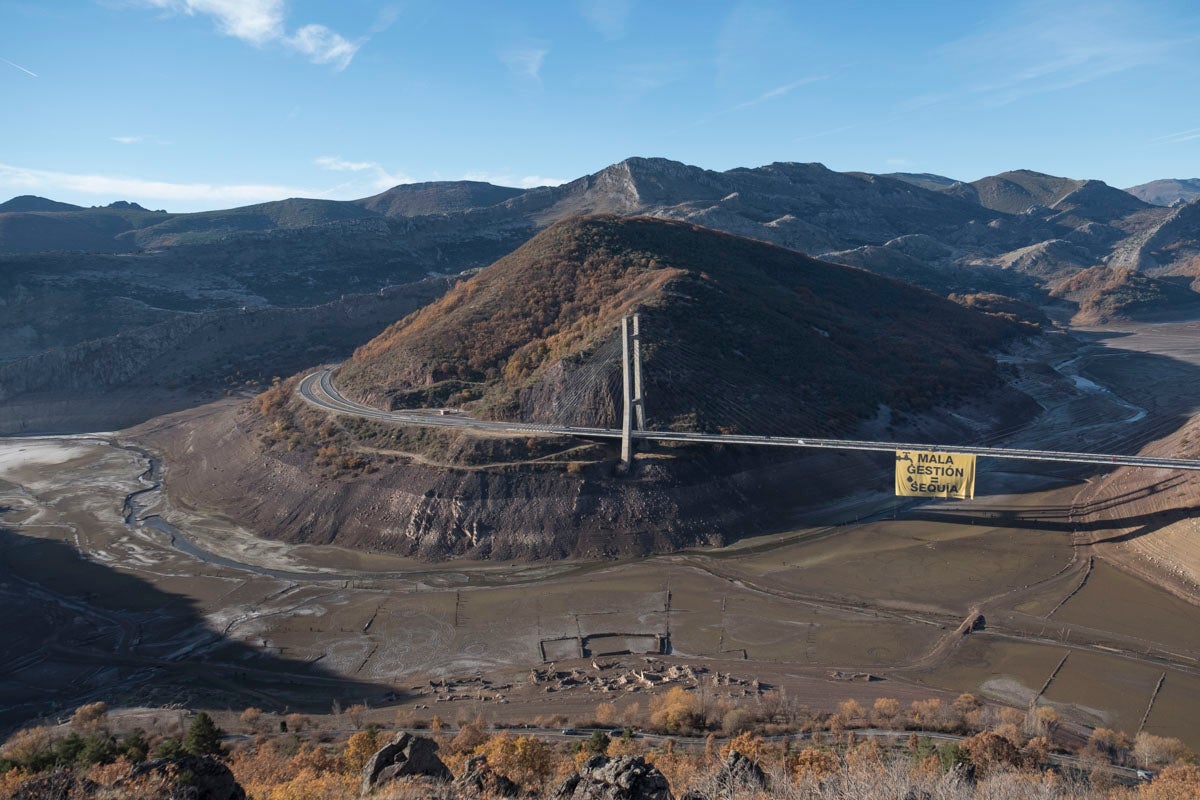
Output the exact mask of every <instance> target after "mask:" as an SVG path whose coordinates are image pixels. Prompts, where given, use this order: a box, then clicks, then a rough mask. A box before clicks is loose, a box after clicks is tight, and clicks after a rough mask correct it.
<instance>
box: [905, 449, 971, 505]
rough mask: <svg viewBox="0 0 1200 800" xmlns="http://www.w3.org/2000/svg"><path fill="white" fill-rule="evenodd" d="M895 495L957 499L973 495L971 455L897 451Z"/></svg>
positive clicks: (964, 498)
mask: <svg viewBox="0 0 1200 800" xmlns="http://www.w3.org/2000/svg"><path fill="white" fill-rule="evenodd" d="M896 495H897V496H898V497H953V498H955V499H958V500H966V499H968V498H971V497H974V496H975V456H971V455H965V454H963V453H927V452H924V451H921V450H897V451H896Z"/></svg>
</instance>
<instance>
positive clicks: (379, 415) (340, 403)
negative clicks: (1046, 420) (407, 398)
mask: <svg viewBox="0 0 1200 800" xmlns="http://www.w3.org/2000/svg"><path fill="white" fill-rule="evenodd" d="M333 369H334V368H333V367H325V368H323V369H320V370H317V371H316V372H313V373H310V374H309V375H306V376H305V377H304V378H303V379H302V380H301V381H300V383H299V385H298V386H297V391H298V392H299V394H300V397H301V398H302V399H303V400H304V401H305V402H307V403H309V404H310V405H313V406H316V407H317V408H320V409H323V410H325V411H329V412H332V413H335V414H346V415H348V416H354V417H363V418H365V419H374V420H378V421H380V422H389V423H394V424H400V425H422V426H426V427H431V428H466V429H469V430H477V431H484V432H491V433H510V434H516V435H529V434H542V435H549V436H578V437H582V438H586V439H620V438H621V431H619V430H616V429H613V428H582V427H574V426H569V425H538V424H534V423H529V422H502V421H499V420H485V419H474V418H472V417H469V416H467V415H466V414H460V413H457V412H455V413H449V414H443V413H441V412H437V411H413V410H410V411H383V410H381V409H378V408H371V407H370V406H365V405H363V404H362V403H356V402H354V401H353V400H347V399H346V398H345V397H343V396H342V395H341V393H339V392H338V390H337V387H335V386H334V385H333V377H332V373H333ZM631 436H632V438H634V439H646V440H651V441H656V442H693V443H699V444H745V445H758V446H767V447H801V448H812V449H818V450H867V451H874V452H880V453H891V452H895V451H896V450H923V451H929V452H951V453H967V454H969V455H976V456H984V457H987V458H1005V459H1012V460H1017V461H1054V462H1060V463H1071V464H1097V465H1101V466H1109V467H1146V468H1151V469H1180V470H1193V471H1200V459H1191V458H1157V457H1150V456H1137V455H1114V454H1103V453H1068V452H1061V451H1057V450H1019V449H1014V448H1005V447H976V446H973V445H936V444H921V443H912V442H872V441H861V440H857V439H810V438H807V437H804V438H798V437H790V436H750V435H742V434H717V433H690V432H686V431H633V433H632V434H631Z"/></svg>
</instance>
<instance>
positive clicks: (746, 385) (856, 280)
mask: <svg viewBox="0 0 1200 800" xmlns="http://www.w3.org/2000/svg"><path fill="white" fill-rule="evenodd" d="M634 311H637V312H639V313H640V315H641V318H642V331H643V336H644V339H645V342H644V345H643V360H644V364H645V372H646V376H647V385H648V388H647V396H648V397H649V398H652V399H651V400H650V401H648V405H647V412H648V414H649V415H650V417H651V419H652V420H653V421H654V424H655V425H659V426H666V427H673V428H684V429H687V428H702V429H709V430H712V429H716V428H717V427H725V428H732V429H738V428H739V424H738V422H737V421H735V420H733V419H732V416H734V415H730V414H726V413H722V411H721V409H723V408H724V409H728V408H734V407H738V406H743V407H744V406H747V405H753V407H754V409H755V414H756V416H759V417H761V418H763V419H770V420H772V421H773V423H776V424H777V426H778V427H779V428H781V429H789V428H790V429H803V428H805V427H807V425H808V423H810V422H811V421H812V420H814V419H820V420H822V421H823V422H824V424H826V425H827V426H829V427H831V428H833V429H840V430H845V429H847V428H849V427H850V426H852V425H853V424H855V423H856V422H859V421H861V420H863V419H865V418H868V417H871V416H873V415H874V414H875V413H876V410H877V408H878V407H879V406H880V405H881V404H883V405H888V406H890V407H894V408H897V409H901V410H907V411H921V410H926V409H929V408H931V407H933V406H935V405H942V404H946V403H949V402H954V401H956V400H959V399H961V398H963V397H964V396H965V395H967V394H968V393H978V392H981V391H985V390H986V389H988V388H990V387H994V386H995V385H996V384H997V382H998V380H999V378H998V374H997V369H996V364H995V362H994V361H993V360H992V359H991V358H990V357H989V356H988V355H987V352H988V351H989V350H990V349H992V348H995V347H997V346H999V345H1001V344H1003V343H1004V342H1005V341H1007V340H1010V339H1012V338H1014V337H1017V336H1019V335H1021V334H1023V333H1026V332H1027V331H1028V329H1026V328H1023V327H1022V326H1019V325H1017V324H1014V323H1012V322H1010V321H1009V320H1006V319H1003V318H1000V317H998V316H994V315H988V314H984V313H980V312H977V311H975V310H974V309H971V308H964V307H962V306H960V305H958V304H956V303H952V302H949V301H947V300H946V299H944V298H942V297H938V296H936V295H934V294H932V293H930V292H927V291H924V290H921V289H917V288H915V287H913V286H911V285H908V284H905V283H901V282H899V281H895V280H892V279H889V278H885V277H881V276H878V275H875V274H873V273H870V272H867V271H866V270H862V269H857V268H854V267H847V266H843V265H838V264H832V263H829V262H824V261H820V260H817V259H813V258H810V257H808V256H805V255H802V254H800V253H797V252H795V251H791V250H786V249H784V248H781V247H777V246H774V245H770V244H766V243H763V242H760V241H755V240H752V239H746V238H742V237H738V236H732V235H730V234H726V233H721V232H718V231H714V230H711V229H708V228H701V227H697V226H695V225H690V224H687V223H683V222H676V221H670V220H663V219H656V218H648V217H633V218H621V217H614V216H593V217H582V218H573V219H569V220H566V221H563V222H561V223H558V224H556V225H554V226H552V227H550V228H549V229H547V230H546V231H544V232H542V233H541V234H539V235H538V236H536V237H534V239H532V240H531V241H530V242H528V243H527V244H525V245H524V246H522V247H521V248H520V249H518V250H517V251H516V252H515V253H513V254H512V255H509V256H506V257H505V258H502V259H500V260H499V261H497V262H496V263H495V264H493V265H492V266H490V267H488V268H486V269H485V270H483V271H482V272H480V273H479V274H478V275H476V276H474V277H472V278H470V279H469V280H465V281H463V282H461V283H459V284H458V286H456V287H455V288H454V289H453V290H451V291H450V292H449V293H448V294H447V295H446V296H445V297H443V298H442V299H441V300H439V301H437V302H435V303H433V304H431V305H429V306H427V307H425V308H423V309H421V310H420V311H417V312H415V313H413V314H411V315H409V316H408V317H405V318H404V319H403V320H400V321H399V322H397V323H396V324H395V325H392V326H391V327H390V328H388V329H387V330H386V331H385V332H384V333H382V334H381V335H380V336H378V337H376V338H375V339H373V340H372V341H370V342H369V343H367V344H365V345H363V346H362V347H360V348H358V350H357V351H356V352H355V354H354V356H353V358H351V359H350V360H349V361H348V362H346V363H345V364H344V365H343V366H342V367H341V368H340V369H339V370H338V372H337V376H336V380H337V383H338V386H339V387H340V388H341V389H342V390H343V391H345V392H346V393H347V394H348V395H353V396H355V397H357V398H358V399H361V400H363V401H365V402H368V403H371V404H373V405H377V406H379V407H383V408H403V407H412V406H422V405H424V406H428V405H456V406H461V407H463V408H465V409H467V410H468V411H471V412H473V413H476V414H479V415H481V416H485V417H493V418H501V419H523V420H530V421H554V420H553V417H554V416H555V415H556V414H559V415H561V413H562V412H561V411H559V410H558V409H557V408H553V407H552V404H551V403H549V402H548V398H550V397H552V396H553V395H554V394H555V392H554V389H555V388H556V387H561V386H564V385H568V384H570V378H571V375H572V372H573V370H575V369H577V368H578V367H579V366H580V365H581V364H585V363H587V361H588V358H589V356H590V355H591V354H592V353H593V352H595V351H596V350H597V349H599V348H601V347H602V346H603V345H604V343H606V342H608V341H610V340H612V339H613V338H615V336H616V331H617V327H618V325H619V321H620V318H621V316H622V315H625V314H629V313H631V312H634ZM583 404H584V405H586V406H587V407H588V408H589V409H591V408H595V409H605V408H607V409H612V408H613V406H614V404H613V403H611V402H608V403H604V402H594V401H591V400H588V399H585V400H584V401H583ZM568 413H569V412H568ZM612 413H613V412H612V411H610V412H609V417H608V418H607V419H592V420H590V422H589V423H588V424H610V425H611V424H612V423H613V422H614V421H615V420H614V418H613V417H612ZM740 427H741V428H744V427H745V424H744V423H743V424H742V425H741V426H740ZM741 432H751V433H753V432H760V431H744V430H742V431H741Z"/></svg>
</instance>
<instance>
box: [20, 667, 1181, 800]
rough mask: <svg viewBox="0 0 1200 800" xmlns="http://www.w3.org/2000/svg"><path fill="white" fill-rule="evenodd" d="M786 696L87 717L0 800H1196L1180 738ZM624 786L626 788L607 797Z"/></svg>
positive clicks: (35, 755) (78, 717)
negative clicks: (506, 717) (395, 765)
mask: <svg viewBox="0 0 1200 800" xmlns="http://www.w3.org/2000/svg"><path fill="white" fill-rule="evenodd" d="M776 695H779V693H778V692H776V693H773V694H768V695H766V696H764V697H763V698H762V699H761V700H760V701H759V702H758V703H755V704H752V705H751V706H740V705H730V704H716V705H714V706H711V707H707V708H706V706H705V704H703V703H702V702H701V698H700V697H699V696H698V695H697V693H695V692H692V691H687V690H684V689H682V688H674V689H671V690H670V691H667V692H664V693H661V694H656V695H654V696H652V697H650V698H649V700H648V704H647V705H646V706H645V707H644V709H643V707H642V705H641V704H640V703H638V702H633V703H630V702H628V701H625V700H621V699H619V700H617V701H616V702H614V701H604V702H601V703H598V704H597V705H596V707H595V709H594V713H593V714H591V715H590V716H586V717H583V718H580V719H578V720H574V722H575V723H576V724H577V725H579V726H580V727H578V728H571V729H568V730H567V731H565V733H569V734H572V735H567V736H563V735H561V734H558V735H556V733H557V732H550V731H546V730H545V728H544V726H545V725H548V724H554V725H561V724H567V720H566V718H565V717H556V718H553V719H541V718H539V719H537V720H531V721H530V724H528V725H512V724H511V723H510V724H509V725H508V726H503V727H501V726H494V725H490V724H489V723H488V721H487V720H486V719H485V718H484V717H482V716H479V717H474V718H472V717H471V716H470V714H469V713H468V712H460V715H459V719H458V720H457V721H456V722H455V723H453V724H450V723H447V722H446V721H445V720H443V719H442V718H441V717H440V716H439V715H437V714H434V715H433V716H432V717H430V716H420V715H418V714H416V713H414V712H413V711H412V710H410V709H404V708H401V709H399V710H397V711H394V712H392V711H389V710H387V709H369V708H367V707H366V706H363V705H357V706H350V707H348V708H346V709H344V710H343V709H341V708H337V707H335V709H334V711H335V713H334V714H332V715H324V716H321V717H317V718H313V717H310V716H305V715H301V714H295V713H293V714H286V715H284V714H274V713H268V712H264V711H263V710H261V709H258V708H247V709H244V710H242V711H241V712H240V713H239V712H225V713H223V714H216V713H215V712H214V714H215V715H216V716H217V717H219V718H221V719H222V720H223V722H224V724H225V725H227V726H228V730H222V729H221V728H219V727H218V726H217V724H216V722H215V721H214V718H213V716H210V715H209V714H208V713H206V712H198V713H191V712H186V714H187V716H189V717H190V718H191V721H190V723H189V724H188V725H187V726H186V728H184V727H181V725H180V722H179V720H180V717H179V715H178V713H177V712H172V713H168V714H160V715H159V716H157V717H155V716H151V717H149V718H147V717H145V716H144V715H143V716H141V717H137V719H138V720H139V721H140V723H141V724H140V725H138V726H137V727H134V728H131V727H130V719H131V717H129V716H125V715H122V714H120V713H118V712H115V711H114V712H109V710H108V708H107V706H105V704H104V703H91V704H88V705H86V706H81V707H80V708H79V709H78V710H77V711H76V712H75V713H74V715H73V716H71V718H70V719H69V721H68V722H65V723H63V724H61V725H57V726H47V725H42V726H35V727H30V728H25V729H23V730H19V731H17V732H15V733H13V734H11V735H10V736H9V737H8V739H7V740H6V741H5V742H4V744H3V745H2V746H0V797H3V798H21V799H25V798H29V799H32V798H39V799H40V798H44V797H62V798H69V799H70V800H101V799H102V798H103V799H104V800H134V798H137V799H138V800H178V799H179V798H185V797H186V798H195V800H226V798H229V800H233V799H234V798H249V800H351V798H355V797H360V796H370V797H373V798H377V799H378V800H416V799H417V798H438V799H439V800H498V799H499V798H502V797H503V798H517V797H520V798H530V800H533V799H534V798H565V797H574V798H581V800H606V798H617V797H620V798H627V800H664V798H671V797H674V798H690V800H717V799H718V798H725V799H726V800H766V798H781V799H782V800H793V799H795V800H800V799H801V798H805V799H809V800H818V799H823V798H831V799H832V798H843V799H845V800H850V799H851V798H853V799H854V800H868V799H869V798H885V797H886V798H903V797H931V798H932V797H936V798H939V799H940V800H985V799H990V798H1005V800H1026V799H1027V800H1085V798H1097V799H1099V800H1184V798H1192V797H1196V796H1197V792H1198V791H1200V768H1198V767H1197V766H1195V754H1194V753H1192V752H1191V751H1190V750H1188V749H1187V748H1186V747H1184V746H1183V745H1182V743H1180V742H1179V741H1178V740H1175V739H1168V738H1164V737H1159V736H1153V735H1150V734H1146V733H1142V734H1138V735H1137V736H1136V737H1131V736H1128V735H1126V734H1124V733H1121V732H1118V731H1113V730H1109V729H1106V728H1096V729H1094V730H1091V731H1084V732H1082V733H1081V732H1080V731H1079V730H1077V729H1075V728H1074V727H1073V726H1070V725H1067V724H1065V723H1062V722H1061V721H1060V720H1059V718H1058V716H1057V714H1056V713H1055V712H1054V710H1053V709H1052V708H1050V707H1046V706H1043V707H1039V708H1037V709H1032V710H1027V711H1023V710H1019V709H1015V708H1009V707H995V706H990V705H986V704H984V703H981V702H980V701H979V700H977V699H976V698H975V697H974V696H973V695H969V694H963V695H961V696H959V697H958V698H956V699H954V700H953V701H952V702H950V701H944V700H941V699H938V698H930V699H926V700H917V701H913V702H912V703H911V705H909V706H907V707H906V706H903V705H901V704H900V703H898V702H897V701H896V700H894V699H891V698H887V697H880V698H878V699H876V700H875V701H874V703H873V704H868V705H864V704H862V703H860V702H858V701H857V700H853V699H850V700H845V701H843V702H842V703H840V704H839V705H838V706H837V707H836V710H835V711H833V712H819V711H811V710H809V709H807V708H803V707H798V706H796V705H795V704H794V703H789V701H788V700H787V698H786V696H776ZM147 719H149V724H147ZM396 728H400V729H401V730H400V732H397V731H396V730H395V729H396ZM400 746H403V747H405V748H407V749H405V750H404V753H403V754H400V757H401V762H400V763H401V764H404V763H405V762H404V761H403V758H404V757H406V756H407V757H408V758H409V761H408V762H407V763H408V766H409V767H410V768H409V769H408V770H403V769H402V770H400V774H399V775H397V776H396V777H386V773H384V775H385V776H384V777H379V774H380V770H379V765H380V763H381V762H380V759H381V758H387V757H388V754H389V753H391V754H393V755H395V754H396V748H397V747H400ZM418 754H420V756H419V758H418ZM621 775H624V776H626V777H625V778H623V779H620V778H619V779H620V780H623V781H625V783H623V784H622V785H621V786H618V785H615V784H609V783H606V781H609V780H613V776H621ZM622 787H623V788H622ZM47 792H50V793H49V794H48V793H47Z"/></svg>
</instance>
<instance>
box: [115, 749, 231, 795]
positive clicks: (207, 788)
mask: <svg viewBox="0 0 1200 800" xmlns="http://www.w3.org/2000/svg"><path fill="white" fill-rule="evenodd" d="M116 786H117V788H121V789H128V790H130V791H131V792H133V793H135V795H136V796H138V797H145V798H148V799H149V798H153V800H246V792H245V790H244V789H242V787H241V784H239V783H238V782H237V780H236V779H235V778H234V777H233V773H232V772H230V771H229V767H227V766H225V765H224V764H222V763H221V762H220V761H217V760H216V759H214V758H208V757H206V756H182V757H181V758H156V759H153V760H151V761H143V762H142V763H141V764H138V765H137V766H135V767H134V768H133V769H131V770H130V771H129V775H128V776H126V777H124V778H122V779H121V780H119V781H117V783H116Z"/></svg>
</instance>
